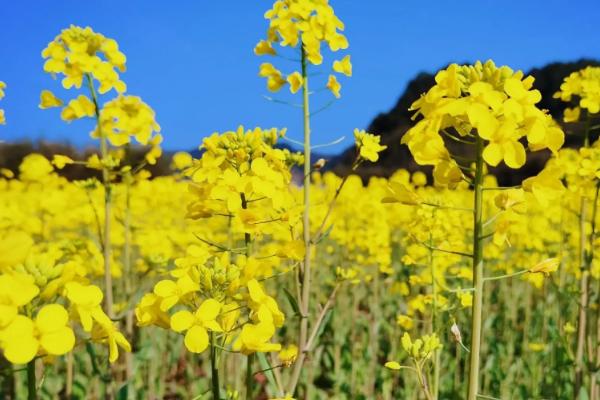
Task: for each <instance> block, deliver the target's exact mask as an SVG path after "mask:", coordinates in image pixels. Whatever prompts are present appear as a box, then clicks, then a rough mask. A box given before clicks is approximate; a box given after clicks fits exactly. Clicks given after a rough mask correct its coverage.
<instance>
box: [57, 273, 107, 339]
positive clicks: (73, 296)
mask: <svg viewBox="0 0 600 400" xmlns="http://www.w3.org/2000/svg"><path fill="white" fill-rule="evenodd" d="M65 291H66V297H67V299H69V301H70V302H71V305H72V307H73V310H74V312H75V314H76V315H77V316H78V317H79V321H80V322H81V326H82V327H83V330H84V331H86V332H91V330H92V326H93V321H94V319H95V320H99V319H101V318H102V315H103V314H104V312H103V311H102V308H101V306H100V303H101V302H102V298H103V297H104V295H103V294H102V291H101V290H100V288H99V287H97V286H94V285H82V284H81V283H78V282H68V283H67V284H66V285H65Z"/></svg>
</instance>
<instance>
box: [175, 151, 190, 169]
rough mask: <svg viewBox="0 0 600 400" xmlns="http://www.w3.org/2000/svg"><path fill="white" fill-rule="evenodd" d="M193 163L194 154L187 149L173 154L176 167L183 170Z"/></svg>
mask: <svg viewBox="0 0 600 400" xmlns="http://www.w3.org/2000/svg"><path fill="white" fill-rule="evenodd" d="M192 163H193V159H192V155H191V154H190V153H187V152H185V151H178V152H177V153H175V154H174V155H173V166H174V167H175V169H178V170H183V169H186V168H187V167H189V166H191V165H192Z"/></svg>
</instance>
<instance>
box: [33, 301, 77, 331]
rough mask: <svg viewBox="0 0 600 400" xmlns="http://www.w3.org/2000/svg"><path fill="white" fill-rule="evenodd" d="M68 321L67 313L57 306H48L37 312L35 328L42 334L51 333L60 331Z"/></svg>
mask: <svg viewBox="0 0 600 400" xmlns="http://www.w3.org/2000/svg"><path fill="white" fill-rule="evenodd" d="M68 321H69V313H68V312H67V310H65V308H64V307H63V306H61V305H59V304H49V305H47V306H44V307H42V308H41V309H40V311H39V312H38V314H37V316H36V318H35V326H36V327H37V329H38V330H39V331H40V332H41V333H42V334H44V333H51V332H56V331H58V330H61V329H62V328H64V327H65V325H67V322H68Z"/></svg>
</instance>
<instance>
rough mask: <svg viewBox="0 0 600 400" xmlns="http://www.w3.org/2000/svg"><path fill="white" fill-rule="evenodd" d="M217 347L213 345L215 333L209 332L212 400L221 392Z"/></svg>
mask: <svg viewBox="0 0 600 400" xmlns="http://www.w3.org/2000/svg"><path fill="white" fill-rule="evenodd" d="M217 351H218V349H217V347H216V346H215V334H214V332H211V333H210V377H211V383H212V386H211V387H212V394H213V399H214V400H219V399H220V398H221V392H220V389H219V387H220V386H219V362H218V353H217Z"/></svg>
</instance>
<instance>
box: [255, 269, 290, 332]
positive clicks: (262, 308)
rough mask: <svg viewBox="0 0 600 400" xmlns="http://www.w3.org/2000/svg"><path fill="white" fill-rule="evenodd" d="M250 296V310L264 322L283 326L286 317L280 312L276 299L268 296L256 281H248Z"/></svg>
mask: <svg viewBox="0 0 600 400" xmlns="http://www.w3.org/2000/svg"><path fill="white" fill-rule="evenodd" d="M248 294H249V296H250V300H251V301H250V304H249V305H250V308H252V310H254V311H255V312H256V314H257V317H258V319H259V320H260V321H262V322H269V323H272V324H273V325H275V326H277V327H279V326H281V325H283V321H284V320H285V316H284V315H283V313H282V312H281V311H280V310H279V306H278V305H277V302H276V301H275V299H273V298H272V297H271V296H268V295H267V294H266V293H265V292H264V290H263V288H262V287H261V285H260V283H258V281H257V280H256V279H251V280H249V281H248Z"/></svg>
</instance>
